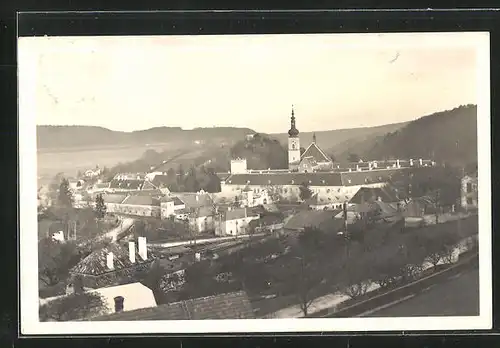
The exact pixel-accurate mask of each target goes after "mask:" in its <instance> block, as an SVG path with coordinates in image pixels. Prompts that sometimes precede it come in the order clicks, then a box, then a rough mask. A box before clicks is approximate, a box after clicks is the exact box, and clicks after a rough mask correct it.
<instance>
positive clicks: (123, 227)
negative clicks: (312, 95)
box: [101, 218, 135, 242]
mask: <svg viewBox="0 0 500 348" xmlns="http://www.w3.org/2000/svg"><path fill="white" fill-rule="evenodd" d="M134 222H135V220H134V219H132V218H123V219H122V220H121V222H120V224H119V225H118V226H116V227H115V228H113V229H112V230H110V231H108V232H106V233H104V234H103V235H102V236H101V238H111V240H112V241H113V242H116V241H117V239H118V236H119V235H120V234H122V233H123V232H125V231H127V230H128V229H129V228H130V227H132V225H133V224H134Z"/></svg>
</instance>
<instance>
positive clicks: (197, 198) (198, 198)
mask: <svg viewBox="0 0 500 348" xmlns="http://www.w3.org/2000/svg"><path fill="white" fill-rule="evenodd" d="M199 200H200V197H199V196H198V193H197V194H196V202H198V201H199Z"/></svg>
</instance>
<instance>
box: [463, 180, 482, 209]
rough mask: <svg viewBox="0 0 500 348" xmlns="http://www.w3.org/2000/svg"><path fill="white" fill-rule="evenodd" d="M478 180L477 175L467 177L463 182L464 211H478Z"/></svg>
mask: <svg viewBox="0 0 500 348" xmlns="http://www.w3.org/2000/svg"><path fill="white" fill-rule="evenodd" d="M477 185H478V180H477V173H476V174H475V175H466V176H464V177H463V178H462V180H461V189H460V204H461V205H462V208H464V209H477V206H478V200H477V193H478V188H477Z"/></svg>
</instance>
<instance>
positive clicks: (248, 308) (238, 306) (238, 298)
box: [92, 291, 255, 331]
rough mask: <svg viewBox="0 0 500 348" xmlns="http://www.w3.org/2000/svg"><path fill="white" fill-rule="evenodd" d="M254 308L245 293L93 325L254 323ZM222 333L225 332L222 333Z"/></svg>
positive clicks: (172, 305) (121, 315)
mask: <svg viewBox="0 0 500 348" xmlns="http://www.w3.org/2000/svg"><path fill="white" fill-rule="evenodd" d="M254 318H255V315H254V313H253V309H252V305H251V304H250V300H249V299H248V296H247V294H246V293H245V292H244V291H240V292H233V293H228V294H220V295H215V296H208V297H202V298H195V299H190V300H186V301H182V302H174V303H169V304H165V305H160V306H157V307H154V308H144V309H138V310H135V311H128V312H122V313H115V314H111V315H107V316H102V317H98V318H93V319H92V320H94V321H109V320H116V321H118V320H119V321H130V320H187V319H193V320H202V319H254ZM221 331H223V329H221Z"/></svg>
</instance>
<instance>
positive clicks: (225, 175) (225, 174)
mask: <svg viewBox="0 0 500 348" xmlns="http://www.w3.org/2000/svg"><path fill="white" fill-rule="evenodd" d="M215 175H217V177H218V178H219V179H220V180H226V179H227V178H228V177H229V176H230V175H231V173H215Z"/></svg>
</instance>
